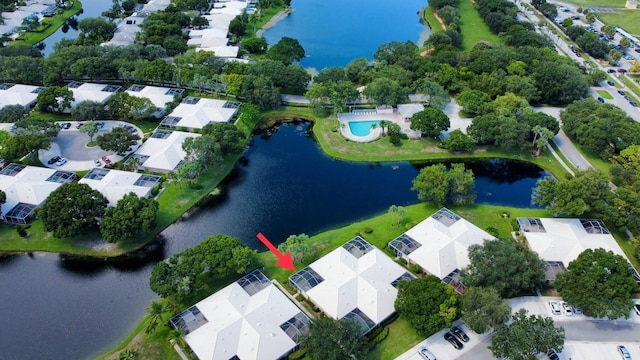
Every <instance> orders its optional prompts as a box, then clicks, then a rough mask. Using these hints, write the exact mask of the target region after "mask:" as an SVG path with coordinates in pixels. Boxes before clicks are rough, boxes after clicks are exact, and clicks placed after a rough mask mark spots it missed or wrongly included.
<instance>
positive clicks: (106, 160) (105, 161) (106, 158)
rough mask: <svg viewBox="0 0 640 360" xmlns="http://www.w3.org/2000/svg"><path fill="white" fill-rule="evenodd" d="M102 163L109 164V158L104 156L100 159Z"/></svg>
mask: <svg viewBox="0 0 640 360" xmlns="http://www.w3.org/2000/svg"><path fill="white" fill-rule="evenodd" d="M101 159H102V162H104V163H105V164H106V165H109V164H111V160H109V158H108V157H107V156H106V155H105V156H103V157H102V158H101Z"/></svg>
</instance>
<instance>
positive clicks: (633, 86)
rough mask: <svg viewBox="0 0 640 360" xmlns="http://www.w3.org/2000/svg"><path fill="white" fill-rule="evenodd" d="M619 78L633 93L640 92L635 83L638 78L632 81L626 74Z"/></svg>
mask: <svg viewBox="0 0 640 360" xmlns="http://www.w3.org/2000/svg"><path fill="white" fill-rule="evenodd" d="M639 14H640V13H639ZM620 79H621V80H622V82H623V83H624V84H625V85H626V86H627V87H628V88H629V89H631V91H633V92H634V93H635V94H640V87H639V86H638V83H637V81H638V80H637V79H634V80H635V81H634V80H632V79H630V78H629V77H628V76H624V75H623V76H620ZM628 95H629V96H630V97H631V100H633V101H636V102H637V101H638V100H636V99H635V97H634V96H632V95H631V94H628Z"/></svg>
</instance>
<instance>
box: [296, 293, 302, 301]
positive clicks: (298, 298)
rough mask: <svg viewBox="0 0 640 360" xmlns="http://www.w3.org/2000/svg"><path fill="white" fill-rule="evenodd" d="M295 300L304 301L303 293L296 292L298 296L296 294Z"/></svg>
mask: <svg viewBox="0 0 640 360" xmlns="http://www.w3.org/2000/svg"><path fill="white" fill-rule="evenodd" d="M296 300H298V301H304V295H302V294H298V296H296Z"/></svg>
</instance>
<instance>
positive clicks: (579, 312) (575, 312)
mask: <svg viewBox="0 0 640 360" xmlns="http://www.w3.org/2000/svg"><path fill="white" fill-rule="evenodd" d="M572 306H573V313H574V314H576V315H582V308H580V307H578V306H575V305H572Z"/></svg>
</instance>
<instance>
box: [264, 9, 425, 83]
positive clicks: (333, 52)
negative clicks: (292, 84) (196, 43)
mask: <svg viewBox="0 0 640 360" xmlns="http://www.w3.org/2000/svg"><path fill="white" fill-rule="evenodd" d="M426 6H427V1H426V0H402V1H389V0H293V1H292V2H291V7H292V8H293V12H292V13H291V14H289V15H288V16H287V17H286V18H284V19H282V20H280V21H279V22H278V23H277V24H276V25H275V26H274V27H272V28H270V29H268V30H266V31H265V32H264V34H263V36H264V37H265V39H266V40H267V43H269V45H273V44H275V43H277V42H278V41H279V40H280V39H281V38H282V37H283V36H288V37H291V38H294V39H297V40H298V41H299V42H300V44H301V45H302V47H303V48H304V49H305V52H306V54H307V57H305V58H304V59H302V61H301V62H300V64H301V65H302V66H304V67H311V68H315V69H317V70H322V69H323V68H325V67H331V66H345V65H347V64H348V63H349V62H350V61H351V60H353V59H356V58H360V57H367V58H370V59H373V54H374V53H375V51H376V50H377V49H378V47H379V46H380V45H382V44H383V43H387V42H391V41H400V42H405V41H412V42H413V43H415V44H416V45H420V44H422V42H423V41H424V40H426V39H427V38H428V37H429V35H430V34H431V30H430V29H429V26H427V25H425V24H422V22H421V21H420V15H419V14H418V12H419V11H420V9H421V8H424V7H426Z"/></svg>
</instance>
